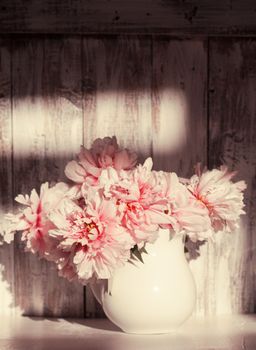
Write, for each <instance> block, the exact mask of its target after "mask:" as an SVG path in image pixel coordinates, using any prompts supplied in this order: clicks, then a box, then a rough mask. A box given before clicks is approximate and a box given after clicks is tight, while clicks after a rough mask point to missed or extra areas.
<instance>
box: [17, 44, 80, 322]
mask: <svg viewBox="0 0 256 350" xmlns="http://www.w3.org/2000/svg"><path fill="white" fill-rule="evenodd" d="M82 124H83V123H82V106H81V40H80V39H79V38H69V39H64V38H51V39H44V38H33V39H29V38H22V39H20V40H19V39H17V40H15V41H14V42H13V156H14V166H13V171H14V172H13V176H14V193H15V194H17V193H27V192H29V191H30V190H31V189H32V188H33V187H35V188H37V189H38V188H39V184H40V183H41V182H44V181H47V180H49V181H57V180H61V179H63V177H64V176H63V170H64V165H65V163H66V162H67V160H70V159H72V158H73V157H74V153H76V152H77V149H78V147H79V145H80V144H81V142H82ZM15 297H16V303H17V304H18V305H19V306H20V307H21V309H22V310H23V313H24V314H28V315H43V316H47V315H48V316H53V315H57V316H76V317H82V316H83V314H84V309H83V308H84V303H83V287H82V286H80V285H77V284H74V283H73V284H72V283H69V282H67V281H66V280H64V279H63V278H59V277H58V276H57V271H56V268H55V266H54V265H51V264H49V263H47V262H45V261H39V260H38V257H37V256H34V255H32V254H30V253H24V252H23V251H22V249H21V244H20V242H19V241H18V240H17V241H16V246H15Z"/></svg>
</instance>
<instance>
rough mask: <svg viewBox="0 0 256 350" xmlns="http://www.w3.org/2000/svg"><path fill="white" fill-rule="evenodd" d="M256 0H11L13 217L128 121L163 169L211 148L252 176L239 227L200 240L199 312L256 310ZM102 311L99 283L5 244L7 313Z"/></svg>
mask: <svg viewBox="0 0 256 350" xmlns="http://www.w3.org/2000/svg"><path fill="white" fill-rule="evenodd" d="M255 35H256V5H255V2H254V1H249V0H247V1H231V0H228V1H221V2H219V4H218V1H217V2H216V1H214V2H213V1H210V0H209V1H167V0H162V1H153V0H152V1H145V0H139V1H129V2H126V3H124V2H122V1H120V0H115V1H114V0H110V1H103V0H97V1H75V0H70V1H57V0H55V1H45V2H42V1H39V0H38V1H36V0H34V1H26V2H24V1H21V0H20V1H19V0H15V1H13V2H10V1H5V0H2V1H1V5H0V177H1V178H0V180H1V181H0V218H1V216H2V215H3V214H4V213H5V212H7V211H10V210H13V208H14V203H13V200H12V198H13V197H14V196H15V195H16V194H17V193H21V192H22V193H26V192H28V191H30V190H31V188H32V187H36V188H39V184H40V183H41V182H43V181H46V180H53V181H54V180H60V179H64V175H63V169H64V166H65V163H66V162H67V161H68V160H70V159H72V158H73V157H74V156H75V154H76V153H77V152H78V150H79V146H80V144H82V143H84V144H85V146H88V147H89V146H90V143H91V142H92V140H93V139H95V138H96V137H104V136H107V135H109V136H112V135H116V136H117V137H118V139H119V141H120V143H121V145H123V146H126V147H130V148H132V149H134V150H137V151H138V152H139V155H140V159H141V160H142V159H144V158H145V157H147V156H152V157H153V160H154V164H155V165H154V167H155V169H163V170H172V171H177V172H178V173H179V175H180V176H190V175H191V174H192V173H193V166H194V165H195V163H197V162H198V161H201V162H202V163H203V164H206V165H208V166H209V167H210V168H212V167H216V166H219V165H220V164H222V163H225V164H227V165H228V166H229V167H230V169H237V170H238V171H239V175H238V177H237V179H241V178H243V179H245V180H246V182H247V184H248V189H247V192H246V210H247V216H246V217H244V218H243V220H242V222H241V228H240V229H239V230H237V231H236V232H234V233H232V235H218V236H216V242H215V244H213V243H207V244H205V245H202V246H201V247H196V246H191V245H190V246H189V249H190V252H191V257H192V259H191V260H190V265H191V268H192V270H193V273H194V276H195V279H196V282H197V288H198V298H197V307H196V311H195V314H196V315H198V316H206V315H214V314H221V313H246V312H251V313H252V312H255V311H256V268H255V266H256V253H255V247H256V232H255V218H256V214H255V209H256V208H255V207H256V204H255V203H256V190H255V188H256V172H255V170H256V152H255V149H256V148H255V146H256V98H255V97H256V39H255V38H254V37H255ZM10 313H22V314H26V315H42V316H75V317H100V316H102V310H101V308H100V306H99V305H98V304H97V303H96V302H95V301H94V299H93V297H92V295H91V293H90V291H89V290H88V289H85V288H83V287H82V286H80V285H77V284H70V283H69V282H67V281H65V280H64V279H62V278H59V277H58V276H57V273H56V271H55V268H54V266H53V265H51V264H50V263H47V262H44V261H39V260H38V258H37V257H35V256H33V255H32V254H28V253H24V252H23V251H22V249H21V243H20V241H19V240H18V239H16V240H15V242H14V244H12V245H5V244H4V245H2V246H0V314H10Z"/></svg>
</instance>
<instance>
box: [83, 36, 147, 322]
mask: <svg viewBox="0 0 256 350" xmlns="http://www.w3.org/2000/svg"><path fill="white" fill-rule="evenodd" d="M83 91H84V98H83V101H84V144H85V145H86V146H87V147H89V146H90V144H91V142H92V141H93V140H94V139H95V138H97V137H104V136H113V135H116V136H117V139H118V141H119V143H120V145H122V146H123V147H128V148H130V149H133V150H136V151H137V152H138V153H139V155H140V160H143V159H145V157H147V156H150V154H151V138H152V135H151V133H152V130H151V127H152V125H151V40H150V39H149V38H146V37H137V36H134V37H115V36H113V37H105V38H85V39H84V40H83ZM86 312H87V317H92V316H100V315H102V313H101V312H100V310H99V308H97V307H96V304H95V301H94V300H93V298H92V295H91V294H90V291H89V290H87V295H86Z"/></svg>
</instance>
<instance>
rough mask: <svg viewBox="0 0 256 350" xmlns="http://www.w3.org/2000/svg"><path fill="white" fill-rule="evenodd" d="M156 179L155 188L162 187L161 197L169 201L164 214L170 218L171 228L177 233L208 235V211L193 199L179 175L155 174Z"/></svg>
mask: <svg viewBox="0 0 256 350" xmlns="http://www.w3.org/2000/svg"><path fill="white" fill-rule="evenodd" d="M154 178H155V180H154V181H155V184H154V188H156V187H158V186H160V188H161V195H162V197H163V198H165V199H166V200H167V205H166V207H165V208H164V212H165V213H166V214H167V215H168V216H169V217H170V220H171V225H169V227H170V228H172V229H174V231H175V232H176V233H180V232H183V233H186V234H188V235H196V234H200V235H201V234H203V235H204V234H205V235H208V234H209V230H210V219H209V216H208V212H207V210H206V209H205V208H204V206H203V205H201V204H200V203H198V202H197V201H195V200H194V199H193V198H191V194H190V192H189V191H188V189H187V188H186V186H185V185H184V184H183V183H181V182H180V180H179V178H178V176H177V174H175V173H167V172H162V171H160V172H154ZM165 226H166V225H165ZM167 227H168V225H167Z"/></svg>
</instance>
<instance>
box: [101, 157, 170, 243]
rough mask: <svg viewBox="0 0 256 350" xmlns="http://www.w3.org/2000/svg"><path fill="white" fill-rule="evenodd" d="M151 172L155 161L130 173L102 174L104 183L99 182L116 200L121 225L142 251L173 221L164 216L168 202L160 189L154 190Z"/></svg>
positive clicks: (149, 161)
mask: <svg viewBox="0 0 256 350" xmlns="http://www.w3.org/2000/svg"><path fill="white" fill-rule="evenodd" d="M151 168H152V160H151V158H148V159H147V160H146V161H145V163H144V164H143V165H139V166H138V167H137V168H136V169H134V170H133V171H131V172H129V173H127V172H120V173H119V174H117V172H113V170H111V172H108V173H106V172H105V173H103V174H102V177H103V178H104V181H102V178H101V179H100V181H101V183H103V184H104V193H105V195H106V197H109V198H112V199H113V200H115V202H116V204H117V206H118V209H119V212H120V215H121V216H122V225H123V226H125V227H126V228H127V229H128V231H129V233H130V235H131V237H132V238H133V240H134V241H135V242H136V244H137V245H138V246H139V247H141V245H144V244H145V243H146V242H153V241H154V240H155V239H156V238H157V236H158V229H159V225H161V224H167V223H170V221H171V220H170V218H169V217H168V216H167V215H166V214H165V213H164V208H165V207H166V205H167V201H166V199H164V198H163V197H162V196H161V187H154V183H152V172H151ZM108 176H109V177H108Z"/></svg>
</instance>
